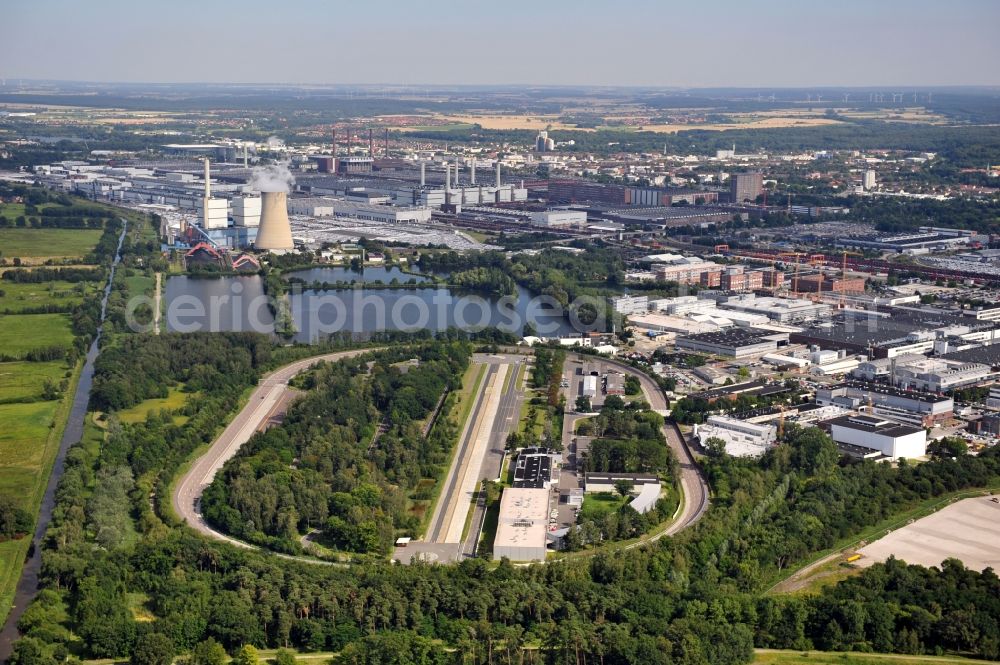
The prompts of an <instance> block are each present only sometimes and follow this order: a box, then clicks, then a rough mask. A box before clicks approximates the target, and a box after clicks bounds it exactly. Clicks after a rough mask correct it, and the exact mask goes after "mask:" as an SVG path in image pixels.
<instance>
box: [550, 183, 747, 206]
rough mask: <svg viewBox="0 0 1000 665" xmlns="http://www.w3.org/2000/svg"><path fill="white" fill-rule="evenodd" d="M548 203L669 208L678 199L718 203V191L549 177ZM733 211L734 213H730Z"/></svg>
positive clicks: (677, 201)
mask: <svg viewBox="0 0 1000 665" xmlns="http://www.w3.org/2000/svg"><path fill="white" fill-rule="evenodd" d="M548 200H549V203H577V202H592V203H604V204H607V205H612V206H621V205H625V206H636V207H650V208H660V207H665V208H669V207H670V206H672V205H673V204H675V203H680V202H684V203H687V204H689V205H700V204H703V203H704V204H710V203H716V202H717V201H718V200H719V195H718V193H717V192H712V191H703V190H698V189H678V188H660V187H629V186H626V185H614V184H606V183H598V182H593V181H591V180H580V179H559V180H550V181H549V183H548ZM730 215H731V213H730Z"/></svg>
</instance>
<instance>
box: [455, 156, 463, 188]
mask: <svg viewBox="0 0 1000 665" xmlns="http://www.w3.org/2000/svg"><path fill="white" fill-rule="evenodd" d="M459 164H460V162H459V161H458V155H455V187H458V176H459V174H460V173H461V172H462V169H461V167H460V166H459Z"/></svg>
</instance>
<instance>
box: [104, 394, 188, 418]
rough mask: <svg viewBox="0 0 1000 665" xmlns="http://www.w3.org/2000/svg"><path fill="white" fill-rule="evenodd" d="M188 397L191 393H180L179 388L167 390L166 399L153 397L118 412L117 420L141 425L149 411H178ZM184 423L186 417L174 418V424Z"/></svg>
mask: <svg viewBox="0 0 1000 665" xmlns="http://www.w3.org/2000/svg"><path fill="white" fill-rule="evenodd" d="M190 396H191V393H185V392H181V389H180V388H168V390H167V396H166V397H154V398H152V399H147V400H145V401H143V402H139V403H138V404H136V405H135V406H133V407H132V408H130V409H123V410H122V411H119V412H118V419H119V420H121V421H122V422H123V423H141V422H143V421H145V420H146V415H147V414H148V413H149V412H150V411H159V410H160V409H167V410H168V411H173V410H174V409H179V408H181V407H182V406H184V405H185V404H186V403H187V400H188V397H190ZM186 421H187V416H174V422H175V423H177V424H178V425H183V424H184V422H186Z"/></svg>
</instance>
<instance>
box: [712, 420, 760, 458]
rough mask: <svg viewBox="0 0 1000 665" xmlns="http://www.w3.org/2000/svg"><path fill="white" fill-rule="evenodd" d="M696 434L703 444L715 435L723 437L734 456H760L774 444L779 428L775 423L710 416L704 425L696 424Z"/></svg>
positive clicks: (730, 453)
mask: <svg viewBox="0 0 1000 665" xmlns="http://www.w3.org/2000/svg"><path fill="white" fill-rule="evenodd" d="M694 434H695V436H697V437H698V441H699V442H700V443H701V445H702V446H704V445H705V442H707V441H708V440H709V439H711V438H713V437H715V438H719V439H722V440H723V441H725V442H726V453H728V454H729V455H732V456H733V457H759V456H760V455H763V454H764V453H765V452H766V451H767V449H768V448H770V447H771V446H772V445H774V442H775V439H776V438H777V436H778V430H777V428H775V427H774V425H765V424H759V423H751V422H747V421H745V420H738V419H736V418H729V417H727V416H709V417H708V421H707V422H706V423H705V424H704V425H695V427H694Z"/></svg>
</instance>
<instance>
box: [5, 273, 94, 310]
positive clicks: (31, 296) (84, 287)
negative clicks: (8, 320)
mask: <svg viewBox="0 0 1000 665" xmlns="http://www.w3.org/2000/svg"><path fill="white" fill-rule="evenodd" d="M99 288H100V286H99V284H98V283H97V282H78V283H76V284H73V283H70V282H62V281H52V282H43V283H41V284H20V283H16V282H9V281H3V282H0V292H2V294H3V295H0V312H6V311H10V312H12V313H15V314H16V313H17V312H21V311H24V310H26V309H30V308H33V307H42V306H44V305H64V306H65V305H70V306H72V305H78V304H80V303H81V302H82V301H83V299H84V297H85V296H86V295H87V294H90V293H93V292H94V291H96V290H97V289H99Z"/></svg>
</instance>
